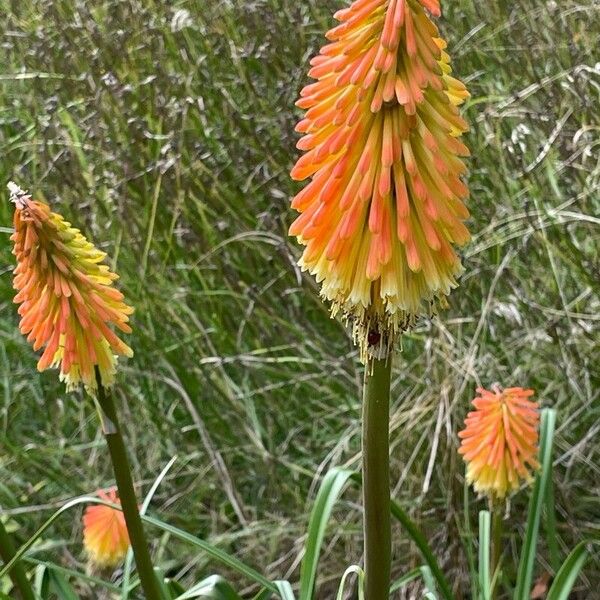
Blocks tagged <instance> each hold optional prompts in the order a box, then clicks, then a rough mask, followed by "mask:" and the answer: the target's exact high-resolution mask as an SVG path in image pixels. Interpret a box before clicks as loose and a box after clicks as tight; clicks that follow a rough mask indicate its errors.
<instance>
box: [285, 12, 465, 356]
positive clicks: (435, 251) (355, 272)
mask: <svg viewBox="0 0 600 600" xmlns="http://www.w3.org/2000/svg"><path fill="white" fill-rule="evenodd" d="M424 8H425V9H427V10H428V11H429V12H430V13H431V14H433V15H436V16H437V15H439V14H440V7H439V3H438V0H420V2H417V0H356V1H355V2H353V3H352V5H351V6H350V7H349V8H347V9H344V10H341V11H339V12H338V13H336V15H335V17H336V19H337V20H338V21H340V24H339V25H337V26H336V27H334V28H333V29H331V30H330V31H329V32H328V33H327V38H328V40H329V41H330V43H329V44H327V45H326V46H324V47H323V48H322V49H321V52H320V54H319V55H318V56H316V57H315V58H313V59H312V61H311V65H312V69H311V70H310V72H309V75H310V76H311V77H312V78H313V79H316V80H317V81H316V82H315V83H312V84H310V85H308V86H306V87H305V88H304V89H303V90H302V92H301V98H300V100H299V101H298V102H297V106H299V107H300V108H303V109H306V111H307V112H306V114H305V117H304V119H303V120H302V121H300V123H298V125H297V127H296V130H297V131H298V132H300V133H302V134H304V137H302V139H301V140H300V141H299V142H298V148H299V149H301V150H303V151H304V152H305V154H304V155H303V156H302V157H301V158H300V159H299V160H298V162H297V163H296V165H295V167H294V168H293V170H292V173H291V175H292V178H293V179H296V180H304V179H311V181H310V183H309V184H308V185H306V186H305V187H304V189H303V190H302V191H301V192H300V193H299V194H298V195H297V196H296V197H295V198H294V200H293V202H292V206H293V208H295V209H296V210H298V211H299V212H300V213H301V214H300V216H299V217H298V218H297V219H296V220H295V221H294V223H293V224H292V226H291V228H290V235H293V236H296V237H297V238H298V240H299V242H300V243H302V244H303V245H305V246H306V248H305V250H304V253H303V255H302V258H301V261H300V265H301V267H302V268H303V269H307V270H308V271H310V272H311V273H312V274H314V275H315V276H316V278H317V281H319V282H322V289H321V293H322V295H323V297H324V298H326V299H327V300H329V301H331V303H332V312H333V314H335V313H337V312H339V311H341V312H342V314H343V316H344V317H345V319H346V320H348V321H350V322H351V323H352V325H353V333H354V339H355V341H356V342H357V343H358V344H359V345H360V347H361V350H362V352H361V354H362V357H363V360H364V359H366V357H367V355H368V350H369V346H373V345H374V343H373V342H375V343H376V344H377V345H378V346H379V351H380V352H381V351H385V350H389V348H390V347H391V345H392V344H393V341H394V338H395V336H396V334H397V333H398V332H401V331H402V330H404V329H406V328H408V327H409V326H411V325H412V324H413V323H414V321H415V319H416V317H417V316H419V315H421V314H431V313H432V312H433V311H434V310H435V307H436V305H437V304H438V303H439V302H440V301H441V303H442V304H443V303H444V299H445V296H446V295H447V294H449V292H450V290H451V289H452V288H453V287H455V286H456V276H457V275H458V274H459V273H460V272H461V270H462V267H461V263H460V260H459V258H458V257H457V255H456V253H455V251H454V249H453V244H457V245H461V244H464V243H466V242H467V241H468V239H469V233H468V231H467V229H466V227H465V226H464V224H463V221H464V220H465V219H466V218H467V217H468V216H469V213H468V211H467V209H466V207H465V205H464V204H463V200H464V199H465V198H466V197H467V195H468V190H467V187H466V185H465V184H464V183H463V182H462V181H461V176H462V175H464V174H465V172H466V167H465V165H464V163H463V161H462V160H461V158H460V157H462V156H468V155H469V151H468V149H467V147H466V146H465V145H464V144H463V143H462V142H461V141H460V140H459V137H460V135H461V134H462V133H463V132H465V131H466V130H467V125H466V123H465V121H464V120H463V119H462V118H461V117H460V115H459V112H458V109H457V105H458V104H460V103H461V102H463V100H465V98H467V97H468V92H467V91H466V89H465V87H464V85H463V84H462V83H461V82H460V81H458V80H457V79H455V78H454V77H452V76H451V74H450V73H451V68H450V59H449V56H448V55H447V54H446V52H445V50H444V49H445V47H446V43H445V42H444V41H443V40H442V39H441V38H440V37H439V33H438V29H437V27H436V26H435V25H434V23H433V22H432V21H431V19H430V18H429V16H428V14H427V12H426V11H425V10H424ZM371 350H372V349H371Z"/></svg>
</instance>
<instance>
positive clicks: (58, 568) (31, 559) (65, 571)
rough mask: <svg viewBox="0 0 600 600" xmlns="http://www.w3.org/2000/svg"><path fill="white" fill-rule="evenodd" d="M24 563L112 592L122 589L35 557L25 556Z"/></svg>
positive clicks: (97, 578)
mask: <svg viewBox="0 0 600 600" xmlns="http://www.w3.org/2000/svg"><path fill="white" fill-rule="evenodd" d="M23 562H27V563H30V564H32V565H36V566H38V567H44V568H45V569H49V570H51V571H56V572H57V573H62V574H63V575H66V576H67V577H74V578H76V579H81V580H82V581H86V582H87V583H89V584H93V585H99V586H101V587H104V588H106V589H107V590H110V591H111V592H118V591H119V590H120V589H121V588H120V586H118V585H115V584H114V583H111V582H110V581H105V580H104V579H100V578H99V577H94V576H93V575H88V574H87V573H82V572H81V571H76V570H75V569H67V568H66V567H61V566H60V565H57V564H54V563H52V562H47V561H44V560H39V559H37V558H34V557H33V556H24V557H23Z"/></svg>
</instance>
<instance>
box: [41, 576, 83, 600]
mask: <svg viewBox="0 0 600 600" xmlns="http://www.w3.org/2000/svg"><path fill="white" fill-rule="evenodd" d="M48 576H49V580H50V589H52V590H53V591H54V593H55V594H56V595H57V596H58V599H59V600H79V596H78V595H77V594H76V593H75V590H74V589H73V587H72V586H71V584H70V583H69V582H68V581H67V579H66V578H65V577H63V576H62V575H61V574H60V573H58V572H57V571H52V570H48Z"/></svg>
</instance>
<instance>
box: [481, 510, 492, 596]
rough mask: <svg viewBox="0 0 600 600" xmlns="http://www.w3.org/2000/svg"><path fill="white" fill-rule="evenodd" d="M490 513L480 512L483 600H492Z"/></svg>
mask: <svg viewBox="0 0 600 600" xmlns="http://www.w3.org/2000/svg"><path fill="white" fill-rule="evenodd" d="M490 523H491V519H490V513H489V511H487V510H482V511H479V592H480V593H481V597H482V599H483V600H490V598H491V596H492V589H491V588H492V586H491V579H490Z"/></svg>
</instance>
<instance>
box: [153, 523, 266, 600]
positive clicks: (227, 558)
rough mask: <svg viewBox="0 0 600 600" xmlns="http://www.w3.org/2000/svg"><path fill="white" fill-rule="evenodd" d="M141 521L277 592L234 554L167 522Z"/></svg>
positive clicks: (264, 578)
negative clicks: (166, 532)
mask: <svg viewBox="0 0 600 600" xmlns="http://www.w3.org/2000/svg"><path fill="white" fill-rule="evenodd" d="M142 521H144V522H145V523H148V524H149V525H154V526H155V527H158V528H159V529H162V530H163V531H168V532H169V533H171V534H173V535H174V536H175V537H178V538H179V539H180V540H184V541H186V542H188V543H190V544H192V545H193V546H196V547H197V548H200V549H201V550H202V551H203V552H206V554H208V555H209V556H211V557H212V558H214V559H216V560H217V561H219V562H221V563H223V564H224V565H226V566H228V567H229V568H230V569H233V570H235V571H237V572H238V573H240V574H242V575H244V576H245V577H247V578H248V579H252V580H253V581H255V582H256V583H258V584H260V585H262V586H263V587H265V588H268V589H270V590H271V591H272V592H274V593H278V590H277V587H276V586H275V584H274V583H272V582H271V581H269V580H268V579H267V578H266V577H264V576H263V575H261V574H260V573H259V572H258V571H255V570H254V569H253V568H252V567H249V566H247V565H245V564H244V563H243V562H242V561H240V560H238V559H237V558H235V557H234V556H231V555H230V554H227V553H226V552H223V550H221V549H219V548H217V547H216V546H213V545H212V544H209V543H208V542H205V541H204V540H201V539H200V538H197V537H196V536H193V535H192V534H190V533H187V531H183V530H181V529H178V528H177V527H173V525H169V524H168V523H163V522H162V521H160V520H158V519H155V518H153V517H149V516H147V515H142Z"/></svg>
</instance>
